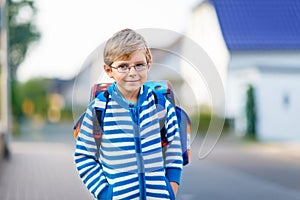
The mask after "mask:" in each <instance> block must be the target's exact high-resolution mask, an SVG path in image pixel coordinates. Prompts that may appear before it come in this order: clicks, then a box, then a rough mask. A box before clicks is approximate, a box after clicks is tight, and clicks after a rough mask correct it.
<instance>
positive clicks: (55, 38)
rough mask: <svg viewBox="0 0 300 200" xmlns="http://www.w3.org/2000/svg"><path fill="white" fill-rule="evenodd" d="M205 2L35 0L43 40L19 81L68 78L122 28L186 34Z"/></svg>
mask: <svg viewBox="0 0 300 200" xmlns="http://www.w3.org/2000/svg"><path fill="white" fill-rule="evenodd" d="M199 2H201V0H187V1H185V0H163V1H162V0H151V1H146V0H127V1H125V0H109V1H101V0H76V1H74V0H51V1H45V0H35V3H36V7H37V9H38V13H37V15H36V19H35V20H36V22H35V23H36V25H37V28H38V30H39V31H40V32H41V35H42V37H41V39H40V41H39V42H37V43H35V44H34V45H32V46H31V48H30V51H29V52H28V54H27V57H26V59H25V61H24V62H23V63H22V64H21V65H20V66H19V69H18V72H17V75H18V79H19V80H20V81H26V80H28V79H30V78H34V77H48V78H53V77H55V78H61V79H69V78H72V77H74V76H76V74H77V73H78V72H79V70H80V68H81V66H82V64H83V63H84V61H85V59H87V58H88V56H89V54H90V53H92V52H93V50H95V49H96V48H97V47H98V46H99V45H101V44H103V43H104V42H105V40H106V39H108V38H109V37H110V36H111V35H112V34H114V33H115V32H117V31H119V30H121V29H123V28H131V29H143V28H161V29H167V30H171V31H175V32H179V33H184V31H185V30H186V28H187V26H188V23H189V22H188V21H189V19H190V15H191V10H192V8H193V7H194V6H195V5H197V4H198V3H199Z"/></svg>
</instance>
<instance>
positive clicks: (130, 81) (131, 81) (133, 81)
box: [125, 80, 139, 83]
mask: <svg viewBox="0 0 300 200" xmlns="http://www.w3.org/2000/svg"><path fill="white" fill-rule="evenodd" d="M125 82H128V83H135V82H139V80H126V81H125Z"/></svg>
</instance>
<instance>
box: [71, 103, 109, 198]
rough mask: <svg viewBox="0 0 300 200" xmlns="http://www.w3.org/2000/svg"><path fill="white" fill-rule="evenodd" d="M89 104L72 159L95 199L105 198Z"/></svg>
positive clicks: (105, 189)
mask: <svg viewBox="0 0 300 200" xmlns="http://www.w3.org/2000/svg"><path fill="white" fill-rule="evenodd" d="M93 110H94V108H93V106H92V105H89V107H88V108H87V111H86V114H85V116H84V118H83V121H82V125H81V127H80V131H79V134H78V137H77V140H76V149H75V153H74V160H75V164H76V168H77V170H78V173H79V176H80V178H81V180H82V182H83V183H84V184H85V186H86V187H87V189H88V190H89V191H90V192H91V193H92V194H93V196H94V197H95V198H96V199H107V198H108V196H109V195H111V194H109V192H108V188H109V185H108V183H107V180H106V177H105V176H104V173H103V170H102V166H101V164H100V163H99V162H98V161H96V160H95V159H96V157H95V152H96V150H97V147H96V143H95V140H94V137H93V123H92V122H93V115H94V112H93Z"/></svg>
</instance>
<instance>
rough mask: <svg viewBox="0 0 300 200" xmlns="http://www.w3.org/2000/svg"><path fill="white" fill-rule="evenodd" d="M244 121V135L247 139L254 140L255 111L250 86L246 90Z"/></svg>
mask: <svg viewBox="0 0 300 200" xmlns="http://www.w3.org/2000/svg"><path fill="white" fill-rule="evenodd" d="M246 119H247V127H246V133H247V135H248V136H249V137H253V138H255V135H256V111H255V96H254V88H253V86H252V85H249V86H248V89H247V102H246Z"/></svg>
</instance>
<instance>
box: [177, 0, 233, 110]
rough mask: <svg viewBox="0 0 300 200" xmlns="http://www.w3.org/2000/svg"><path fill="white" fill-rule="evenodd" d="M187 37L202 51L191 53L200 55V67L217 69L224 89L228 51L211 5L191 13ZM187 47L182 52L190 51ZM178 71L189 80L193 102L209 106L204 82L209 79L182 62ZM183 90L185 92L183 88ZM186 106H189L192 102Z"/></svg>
mask: <svg viewBox="0 0 300 200" xmlns="http://www.w3.org/2000/svg"><path fill="white" fill-rule="evenodd" d="M187 36H188V37H189V38H191V39H192V40H193V41H194V42H195V43H197V44H198V45H199V47H201V48H202V49H203V52H204V53H205V54H206V55H205V56H203V52H193V54H195V56H203V57H202V58H203V62H202V64H201V65H202V66H204V67H214V68H216V70H217V72H218V73H219V76H220V78H221V81H222V83H223V86H225V85H226V77H227V67H228V62H229V52H228V50H227V48H226V45H225V42H224V39H223V36H222V33H221V30H220V26H219V22H218V19H217V15H216V12H215V9H214V7H213V6H212V5H211V4H210V3H208V2H204V3H202V4H200V5H199V6H197V7H196V8H195V9H194V10H193V13H192V18H191V21H190V24H189V26H188V29H187ZM189 48H190V46H189V45H187V44H185V43H184V44H183V51H190V49H189ZM197 54H198V55H197ZM207 59H209V60H210V61H211V62H212V64H209V62H208V61H207ZM191 64H198V63H191ZM196 67H197V66H196ZM181 69H182V70H181V73H182V74H184V76H185V77H186V78H187V80H188V82H187V83H186V85H188V86H189V87H191V88H192V89H193V90H195V91H194V93H195V94H197V101H196V103H197V104H206V105H209V106H211V96H210V92H211V91H209V90H210V86H209V85H207V82H206V81H205V79H206V78H208V77H203V76H202V77H201V76H199V72H197V70H194V69H193V68H192V67H190V66H189V64H188V63H185V62H183V63H182V64H181ZM183 90H185V89H184V88H183ZM187 103H188V104H191V103H192V102H187ZM220 109H222V108H220ZM214 112H215V113H218V112H219V111H217V110H215V111H214Z"/></svg>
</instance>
